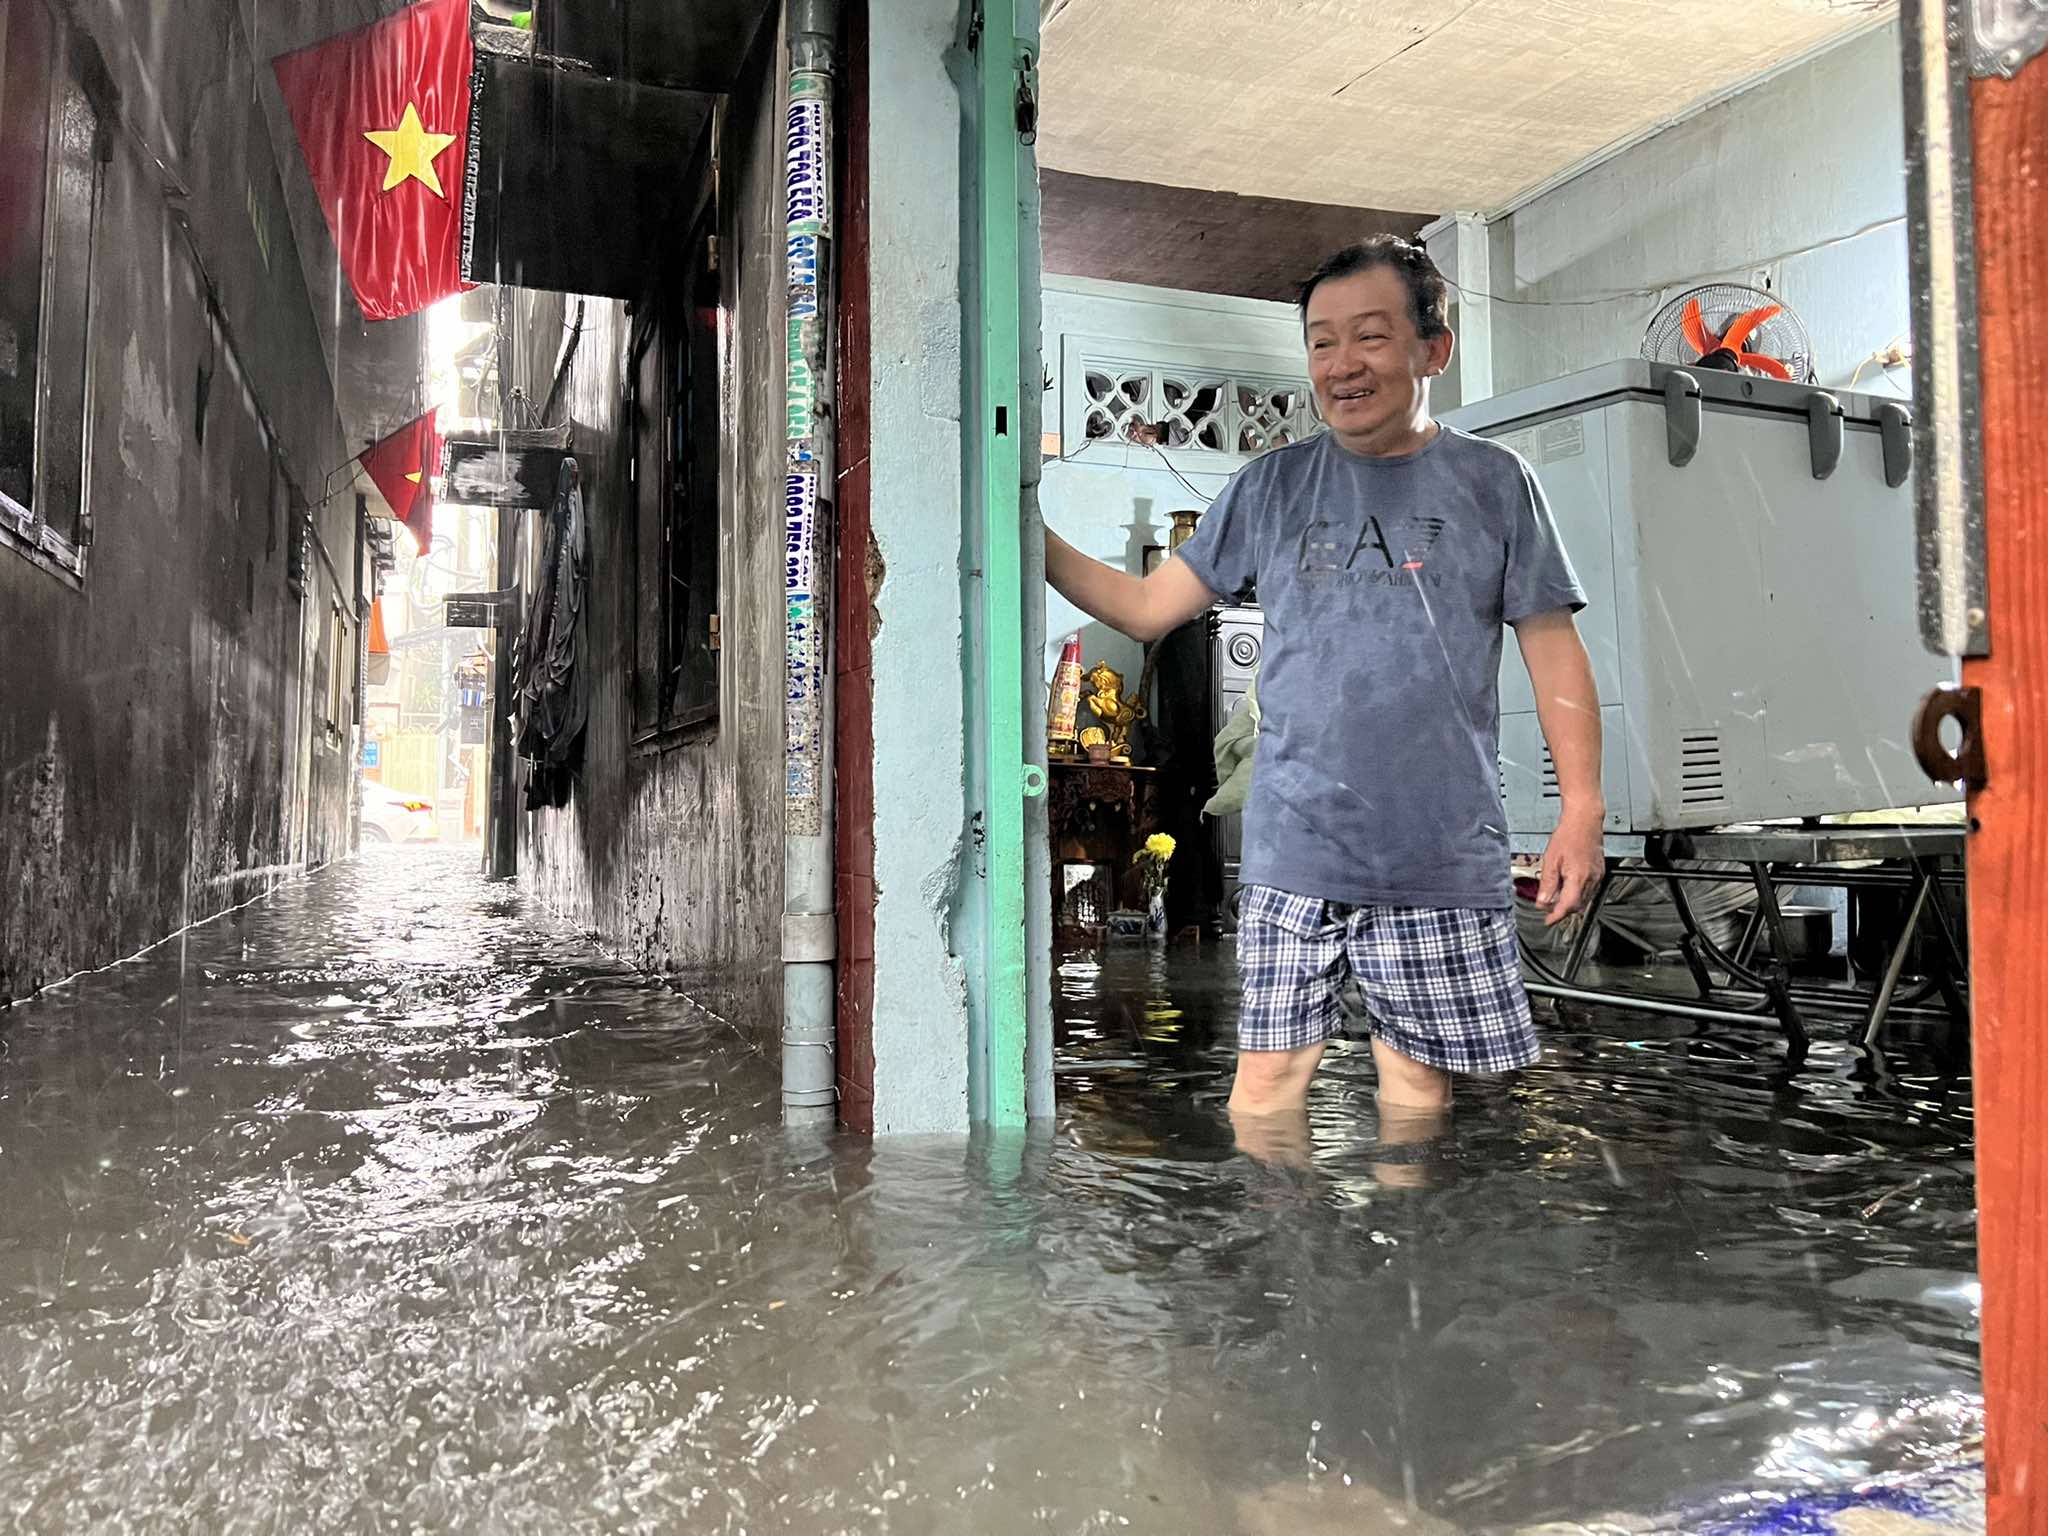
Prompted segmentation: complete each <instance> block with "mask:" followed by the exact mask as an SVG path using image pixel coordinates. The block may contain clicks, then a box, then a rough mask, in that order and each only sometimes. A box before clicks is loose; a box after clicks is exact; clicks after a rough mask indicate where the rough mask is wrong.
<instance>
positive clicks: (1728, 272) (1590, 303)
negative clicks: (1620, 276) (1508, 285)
mask: <svg viewBox="0 0 2048 1536" xmlns="http://www.w3.org/2000/svg"><path fill="white" fill-rule="evenodd" d="M1905 222H1906V216H1905V215H1904V214H1902V213H1900V214H1894V215H1892V216H1891V217H1890V218H1884V219H1877V220H1875V221H1873V222H1872V223H1869V224H1865V225H1863V226H1862V227H1861V228H1860V229H1852V230H1850V231H1849V232H1848V233H1847V234H1842V235H1830V236H1829V237H1828V238H1827V239H1825V240H1816V241H1814V242H1813V243H1812V244H1811V245H1802V246H1798V247H1795V248H1794V249H1792V250H1789V251H1778V252H1776V253H1775V254H1773V255H1769V256H1758V257H1754V258H1752V259H1750V260H1747V261H1744V262H1741V263H1739V264H1738V265H1736V266H1732V267H1720V268H1717V269H1715V270H1713V271H1710V272H1695V273H1693V274H1692V275H1690V276H1688V277H1677V278H1673V279H1671V280H1670V281H1668V282H1662V283H1654V284H1648V285H1646V286H1644V287H1640V288H1604V289H1596V290H1593V291H1591V292H1587V293H1583V294H1573V295H1571V296H1569V297H1566V298H1556V299H1520V298H1512V297H1510V296H1508V295H1507V294H1501V293H1487V292H1484V291H1483V290H1481V289H1477V288H1467V287H1466V286H1465V285H1464V284H1462V283H1458V282H1454V281H1452V279H1450V278H1449V277H1446V278H1445V279H1444V282H1445V283H1446V285H1448V286H1449V287H1450V288H1451V289H1452V291H1454V292H1455V293H1457V294H1458V295H1459V296H1460V297H1462V298H1469V299H1484V300H1486V301H1487V302H1488V303H1490V304H1513V305H1516V306H1517V307H1519V308H1523V309H1572V308H1588V307H1594V306H1598V305H1602V304H1612V303H1615V302H1617V301H1618V300H1621V299H1654V298H1658V297H1661V296H1662V295H1664V294H1667V293H1669V292H1671V291H1672V290H1673V289H1674V288H1691V287H1694V286H1697V285H1698V284H1700V283H1703V282H1711V281H1713V280H1715V279H1723V278H1729V277H1736V276H1740V275H1741V274H1743V273H1745V272H1748V271H1750V270H1751V269H1753V268H1755V267H1768V266H1774V265H1776V264H1777V263H1778V262H1781V261H1796V260H1797V259H1798V258H1799V257H1801V256H1811V255H1814V254H1815V253H1816V252H1819V251H1826V250H1832V249H1833V248H1834V247H1835V246H1838V245H1847V244H1848V243H1849V242H1850V241H1852V240H1861V239H1864V238H1866V237H1867V236H1870V235H1874V234H1876V233H1878V232H1879V231H1880V230H1885V229H1891V228H1894V227H1896V226H1898V225H1902V224H1904V223H1905Z"/></svg>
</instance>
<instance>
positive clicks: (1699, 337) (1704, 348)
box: [1684, 299, 1720, 357]
mask: <svg viewBox="0 0 2048 1536" xmlns="http://www.w3.org/2000/svg"><path fill="white" fill-rule="evenodd" d="M1684 324H1685V339H1686V342H1687V344H1688V345H1689V346H1691V348H1692V349H1693V351H1695V352H1697V353H1699V355H1700V356H1701V357H1705V356H1706V355H1707V354H1708V353H1709V352H1711V351H1713V350H1714V348H1716V347H1718V346H1719V345H1720V343H1719V342H1718V341H1716V340H1714V335H1713V332H1711V331H1709V330H1708V329H1707V322H1706V320H1705V319H1704V318H1703V317H1702V316H1701V314H1700V301H1699V300H1698V299H1689V300H1687V301H1686V306H1685V320H1684Z"/></svg>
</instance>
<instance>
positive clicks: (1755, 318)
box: [1721, 304, 1785, 352]
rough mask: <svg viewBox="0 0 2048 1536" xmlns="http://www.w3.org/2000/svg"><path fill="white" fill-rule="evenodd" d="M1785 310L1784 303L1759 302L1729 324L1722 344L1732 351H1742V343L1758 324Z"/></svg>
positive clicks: (1722, 338)
mask: <svg viewBox="0 0 2048 1536" xmlns="http://www.w3.org/2000/svg"><path fill="white" fill-rule="evenodd" d="M1784 312H1785V306H1784V305H1782V304H1759V305H1758V306H1757V307H1756V308H1755V309H1752V310H1751V311H1750V312H1749V313H1748V314H1746V315H1739V316H1737V317H1736V320H1735V323H1734V324H1733V325H1731V326H1729V327H1728V330H1727V333H1726V334H1725V335H1723V336H1722V337H1721V345H1722V346H1724V347H1726V348H1727V349H1728V350H1729V351H1730V352H1740V351H1741V350H1742V344H1743V343H1744V342H1746V341H1748V340H1749V338H1750V336H1751V334H1752V333H1753V332H1754V331H1755V330H1756V328H1757V327H1758V326H1760V325H1762V324H1763V323H1764V322H1765V321H1766V320H1769V319H1771V318H1773V317H1774V316H1777V315H1782V314H1783V313H1784Z"/></svg>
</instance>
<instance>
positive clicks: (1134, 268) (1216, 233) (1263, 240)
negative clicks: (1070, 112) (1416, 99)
mask: <svg viewBox="0 0 2048 1536" xmlns="http://www.w3.org/2000/svg"><path fill="white" fill-rule="evenodd" d="M1039 191H1040V194H1041V196H1042V197H1043V199H1044V202H1043V217H1042V219H1041V232H1042V237H1043V240H1042V244H1043V251H1042V256H1043V260H1044V263H1045V270H1046V271H1047V272H1052V273H1061V274H1064V275H1067V276H1071V277H1097V278H1103V279H1106V280H1107V281H1110V282H1117V283H1144V284H1147V285H1149V286H1151V287H1155V288H1190V289H1194V290H1196V291H1198V292H1202V293H1232V294H1239V295H1242V296H1243V297H1245V298H1248V299H1269V300H1277V301H1279V302H1282V303H1287V304H1292V303H1293V302H1294V297H1295V294H1296V292H1297V291H1298V290H1299V289H1300V287H1301V280H1302V278H1303V277H1304V276H1305V275H1307V274H1308V273H1309V272H1311V271H1313V270H1314V268H1315V265H1316V263H1317V262H1319V261H1321V260H1322V259H1323V258H1324V257H1325V256H1327V255H1329V253H1330V252H1332V251H1334V250H1336V249H1337V248H1338V247H1340V246H1345V245H1350V244H1351V243H1352V242H1353V241H1355V240H1363V239H1364V238H1365V237H1366V236H1367V235H1377V234H1390V235H1414V234H1416V233H1418V232H1419V231H1420V230H1421V229H1422V226H1423V224H1424V223H1425V222H1426V221H1425V219H1424V217H1423V216H1422V215H1420V214H1414V213H1380V212H1376V211H1375V210H1373V209H1370V208H1333V207H1329V206H1327V205H1324V204H1318V203H1295V202H1284V201H1282V200H1281V199H1279V198H1273V197H1242V196H1240V195H1238V194H1237V193H1235V192H1191V191H1188V190H1186V189H1184V188H1179V187H1161V186H1155V185H1153V184H1152V183H1150V182H1137V181H1111V180H1106V179H1104V178H1102V177H1098V176H1075V175H1072V174H1071V173H1069V172H1066V171H1045V172H1043V173H1042V174H1041V175H1040V177H1039Z"/></svg>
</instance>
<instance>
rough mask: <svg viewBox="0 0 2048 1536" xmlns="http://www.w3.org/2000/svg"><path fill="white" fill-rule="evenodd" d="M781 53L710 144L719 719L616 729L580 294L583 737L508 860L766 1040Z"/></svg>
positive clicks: (770, 959)
mask: <svg viewBox="0 0 2048 1536" xmlns="http://www.w3.org/2000/svg"><path fill="white" fill-rule="evenodd" d="M782 58H783V49H782V45H781V40H780V36H779V33H778V31H777V28H776V27H775V26H773V25H770V26H768V27H766V28H764V30H763V36H762V37H761V38H760V39H759V40H758V42H757V44H756V46H755V49H754V54H753V57H752V58H751V60H750V61H749V63H748V66H747V69H746V71H745V73H744V76H743V78H742V80H741V82H740V84H739V86H738V87H737V88H736V89H735V91H734V93H733V96H732V108H731V110H730V112H729V113H728V114H727V117H726V130H725V131H726V135H727V137H726V141H725V143H724V145H723V150H722V156H721V162H722V166H723V173H722V174H723V185H724V196H725V201H726V211H725V215H724V228H723V231H722V234H721V259H720V270H721V282H722V284H723V302H724V304H725V306H726V309H727V313H728V316H729V318H728V323H727V337H728V343H727V344H728V347H729V349H730V350H729V352H728V357H727V364H726V371H727V390H726V397H725V399H724V400H723V401H722V402H721V410H720V417H721V420H720V436H721V440H722V442H723V444H724V454H725V458H724V462H723V463H722V465H721V467H720V476H719V503H720V504H719V524H720V533H721V537H720V550H721V558H720V566H719V594H720V597H719V602H720V619H721V634H722V648H721V650H720V653H719V655H720V662H719V665H720V671H719V683H718V688H719V693H718V718H717V721H716V723H715V725H712V726H707V727H705V728H703V729H701V730H699V731H697V732H695V733H694V734H691V735H689V736H687V737H686V738H685V739H683V740H682V741H680V742H679V743H677V744H674V745H671V746H669V747H668V748H666V749H665V750H662V751H659V752H644V753H642V752H635V750H634V749H633V747H632V745H631V738H632V721H631V718H630V699H629V695H628V680H629V675H630V661H631V656H632V649H633V636H632V623H633V595H632V591H631V588H630V580H631V577H630V571H631V555H630V551H629V548H628V544H627V540H628V539H629V537H630V533H631V529H632V527H633V519H632V515H631V502H630V500H629V486H628V482H627V478H626V458H625V453H626V438H625V434H624V432H623V424H622V422H621V419H620V412H621V407H622V402H623V399H624V391H625V387H626V347H627V341H628V333H629V326H630V320H629V318H628V316H627V315H626V313H625V309H624V306H622V305H618V304H613V303H606V302H597V301H593V302H591V303H590V304H589V305H588V307H587V309H586V315H585V331H584V335H583V338H582V341H581V343H580V345H579V347H578V349H577V353H576V363H575V369H574V376H573V380H572V384H571V390H570V404H571V414H572V417H573V420H574V424H575V444H576V454H577V460H578V463H579V465H580V466H581V468H582V470H583V474H584V482H583V483H584V497H585V507H586V509H587V511H588V515H589V521H590V533H591V545H590V570H591V589H590V596H589V601H590V632H589V633H590V647H589V652H588V657H587V661H586V664H587V665H588V666H589V667H590V668H591V683H592V690H591V707H590V723H589V728H588V729H589V736H588V743H587V746H586V750H585V758H584V764H583V772H582V775H581V778H580V781H579V782H578V783H577V785H576V788H575V791H574V795H573V798H572V801H571V803H570V804H569V805H568V806H567V807H565V808H563V809H561V810H551V811H540V812H535V813H531V814H528V815H526V816H525V817H524V818H523V821H524V825H523V827H522V830H521V850H520V872H521V879H522V880H523V881H524V882H525V883H526V884H528V885H529V886H530V887H531V888H532V889H533V890H534V891H535V892H536V893H537V894H538V895H539V896H540V898H541V899H542V900H543V901H544V902H546V903H547V904H548V905H549V906H550V907H552V908H553V909H555V910H556V911H558V912H561V913H563V914H565V915H567V916H569V917H571V918H572V919H573V920H575V921H578V922H582V923H586V924H588V925H589V926H590V927H591V928H592V929H594V930H595V931H596V932H597V934H598V936H599V937H600V939H601V940H602V941H603V942H604V943H605V944H607V945H608V946H610V947H612V948H613V949H615V950H616V951H617V952H618V953H620V954H621V955H622V956H624V957H625V958H626V959H628V960H630V961H632V962H633V963H634V964H636V965H639V966H642V967H644V968H645V969H647V970H650V971H654V972H657V973H659V974H661V975H663V976H666V977H668V978H670V979H671V980H672V981H673V982H674V983H675V984H676V985H677V986H678V987H679V988H680V989H681V990H682V991H683V992H684V993H685V994H687V995H688V996H689V997H691V998H692V999H693V1000H695V1001H697V1002H699V1003H700V1004H702V1005H703V1006H704V1007H706V1008H709V1009H711V1010H712V1011H713V1012H715V1013H718V1014H720V1015H721V1016H723V1017H725V1018H727V1019H729V1020H731V1021H732V1022H733V1023H734V1024H736V1025H737V1026H739V1027H740V1028H741V1029H743V1030H744V1031H745V1032H746V1033H747V1034H748V1035H749V1036H751V1037H752V1038H753V1039H754V1040H756V1041H757V1042H758V1043H759V1044H760V1045H761V1046H762V1048H763V1049H769V1048H771V1047H773V1045H774V1044H775V1042H776V1041H777V1040H778V1039H779V1038H780V1030H781V1022H782V966H781V954H782V947H781V945H782V826H783V817H782V791H783V759H782V717H783V711H782V697H783V657H784V646H783V558H782V553H783V552H782V528H783V520H782V485H783V463H784V459H783V373H784V354H785V345H786V342H785V335H784V317H785V314H786V308H787V298H786V294H785V289H784V280H783V272H784V265H783V254H784V251H783V226H782V203H781V193H782V160H781V152H782V139H781V114H782V108H781V101H782V90H783V83H782V71H781V69H780V64H781V60H782ZM552 352H553V349H552V347H539V348H537V349H536V356H537V357H543V358H545V359H546V360H550V361H551V359H552ZM530 581H531V578H530V577H529V586H530Z"/></svg>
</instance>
